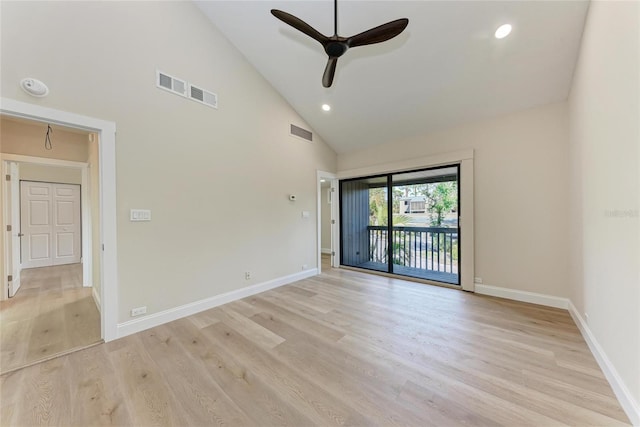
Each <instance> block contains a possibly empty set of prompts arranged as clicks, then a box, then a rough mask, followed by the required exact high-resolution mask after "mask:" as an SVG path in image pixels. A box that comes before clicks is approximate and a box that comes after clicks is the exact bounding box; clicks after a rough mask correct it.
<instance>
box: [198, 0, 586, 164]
mask: <svg viewBox="0 0 640 427" xmlns="http://www.w3.org/2000/svg"><path fill="white" fill-rule="evenodd" d="M196 3H197V4H198V6H199V7H200V8H201V9H202V10H203V12H204V13H205V14H206V15H207V16H208V17H209V19H210V20H211V21H212V22H213V23H214V24H215V25H216V27H218V28H219V29H220V30H221V31H222V33H223V34H224V35H225V36H226V37H227V38H228V39H229V40H230V41H231V42H232V43H233V44H234V45H235V46H236V47H237V48H238V49H239V50H240V52H242V53H243V54H244V55H245V56H246V58H247V59H248V60H249V62H251V63H252V64H253V65H254V66H255V68H256V69H257V70H258V71H259V72H260V73H261V74H262V75H263V76H264V77H265V79H267V80H268V81H269V82H270V83H271V84H272V85H273V87H275V89H276V90H277V91H278V92H280V93H281V94H282V96H283V97H284V98H285V99H286V100H287V101H288V102H289V103H290V104H291V105H292V106H293V108H294V109H295V110H296V111H297V112H298V113H299V114H300V115H301V116H302V117H303V118H304V119H305V120H306V121H307V122H308V123H309V124H310V125H311V126H312V127H313V130H315V131H316V132H317V133H318V134H320V136H321V137H322V138H323V139H324V140H325V141H326V142H327V143H328V144H329V145H331V146H332V147H333V148H334V149H335V150H336V152H338V153H342V152H347V151H352V150H356V149H360V148H364V147H367V146H370V145H374V144H380V143H385V142H389V141H395V140H398V139H402V138H407V137H411V136H415V135H420V134H425V133H428V132H433V131H435V130H438V129H442V128H446V127H450V126H454V125H457V124H461V123H465V122H470V121H474V120H479V119H484V118H488V117H492V116H496V115H499V114H504V113H508V112H511V111H517V110H521V109H525V108H529V107H533V106H538V105H544V104H548V103H553V102H558V101H561V100H564V99H566V97H567V95H568V92H569V88H570V85H571V79H572V76H573V70H574V66H575V63H576V59H577V55H578V50H579V45H580V40H581V37H582V30H583V27H584V21H585V17H586V13H587V9H588V5H589V3H588V2H587V1H580V0H578V1H353V0H348V1H347V0H339V1H338V33H339V35H341V36H345V37H347V36H351V35H354V34H357V33H359V32H362V31H364V30H367V29H369V28H371V27H375V26H377V25H380V24H383V23H385V22H388V21H391V20H394V19H397V18H404V17H406V18H409V26H408V27H407V29H406V30H405V31H404V32H403V33H402V34H400V35H399V36H398V37H396V38H394V39H392V40H390V41H387V42H384V43H381V44H376V45H371V46H363V47H357V48H353V49H350V50H349V51H348V52H347V53H346V54H345V55H344V56H343V57H342V58H340V60H339V61H338V68H337V72H336V77H335V80H334V83H333V86H332V87H331V88H328V89H327V88H324V87H322V84H321V79H322V73H323V71H324V67H325V64H326V54H325V53H324V51H323V49H322V46H321V45H320V44H319V43H317V42H316V41H314V40H312V39H311V38H309V37H307V36H306V35H304V34H302V33H300V32H298V31H296V30H295V29H293V28H291V27H289V26H287V25H286V24H284V23H283V22H281V21H279V20H277V19H276V18H274V17H273V16H272V15H271V14H270V13H269V11H270V9H272V8H275V9H281V10H284V11H285V12H289V13H291V14H293V15H295V16H297V17H299V18H300V19H302V20H303V21H305V22H307V23H308V24H310V25H311V26H313V27H314V28H316V29H317V30H318V31H320V32H321V33H323V34H326V35H331V34H332V33H333V1H332V0H321V1H311V0H306V1H208V2H196ZM503 23H510V24H512V25H513V31H512V33H511V35H510V36H508V37H507V38H505V39H502V40H498V39H496V38H494V36H493V34H494V32H495V30H496V28H497V27H498V26H500V25H501V24H503ZM323 103H328V104H330V105H331V106H332V110H331V111H330V112H329V113H326V112H324V111H322V110H321V108H320V106H321V104H323Z"/></svg>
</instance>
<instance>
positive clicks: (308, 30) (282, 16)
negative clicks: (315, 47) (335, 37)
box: [271, 9, 328, 45]
mask: <svg viewBox="0 0 640 427" xmlns="http://www.w3.org/2000/svg"><path fill="white" fill-rule="evenodd" d="M271 14H272V15H273V16H275V17H276V18H278V19H279V20H281V21H282V22H284V23H285V24H289V25H291V26H292V27H293V28H295V29H296V30H298V31H301V32H303V33H305V34H306V35H308V36H309V37H311V38H312V39H314V40H317V41H318V42H320V43H321V44H322V45H324V44H325V43H326V41H327V39H328V37H327V36H325V35H324V34H322V33H320V32H319V31H317V30H316V29H315V28H313V27H312V26H311V25H309V24H307V23H306V22H304V21H303V20H302V19H300V18H298V17H296V16H293V15H292V14H290V13H287V12H283V11H281V10H278V9H271Z"/></svg>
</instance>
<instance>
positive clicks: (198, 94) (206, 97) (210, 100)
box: [189, 84, 218, 108]
mask: <svg viewBox="0 0 640 427" xmlns="http://www.w3.org/2000/svg"><path fill="white" fill-rule="evenodd" d="M189 98H191V99H193V100H194V101H198V102H200V103H201V104H204V105H208V106H209V107H213V108H218V95H216V94H215V93H213V92H209V91H208V90H204V89H202V88H199V87H197V86H194V85H192V84H190V85H189Z"/></svg>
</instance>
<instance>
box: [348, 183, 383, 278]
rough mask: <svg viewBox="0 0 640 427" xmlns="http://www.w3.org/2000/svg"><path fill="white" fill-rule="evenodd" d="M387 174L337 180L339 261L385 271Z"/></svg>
mask: <svg viewBox="0 0 640 427" xmlns="http://www.w3.org/2000/svg"><path fill="white" fill-rule="evenodd" d="M387 180H388V178H387V176H382V177H372V178H364V179H354V180H348V181H341V182H340V197H341V202H340V210H341V216H340V217H341V221H340V227H341V232H340V236H341V240H342V243H341V251H340V257H341V260H340V263H341V264H342V265H347V266H351V267H359V268H366V269H370V270H377V271H384V272H388V271H389V262H388V253H387V252H388V242H389V233H388V214H389V207H388V194H387V192H388V191H387V190H388V184H387Z"/></svg>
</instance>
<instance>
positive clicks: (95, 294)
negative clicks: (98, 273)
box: [91, 286, 102, 313]
mask: <svg viewBox="0 0 640 427" xmlns="http://www.w3.org/2000/svg"><path fill="white" fill-rule="evenodd" d="M91 295H93V302H95V303H96V307H98V312H99V313H102V307H101V306H100V294H99V293H98V290H97V289H96V287H95V286H94V287H93V289H92V290H91Z"/></svg>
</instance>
